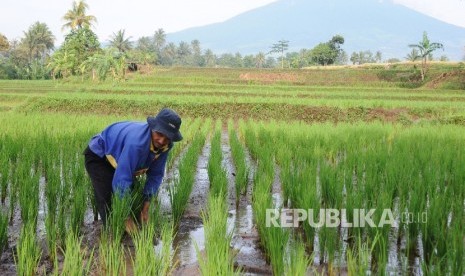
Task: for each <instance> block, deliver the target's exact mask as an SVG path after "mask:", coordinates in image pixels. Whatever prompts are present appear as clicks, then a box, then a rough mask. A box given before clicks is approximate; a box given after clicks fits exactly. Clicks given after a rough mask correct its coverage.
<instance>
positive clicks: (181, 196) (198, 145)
mask: <svg viewBox="0 0 465 276" xmlns="http://www.w3.org/2000/svg"><path fill="white" fill-rule="evenodd" d="M210 123H211V122H210V121H207V122H206V123H205V124H204V127H203V129H202V130H201V131H200V132H199V133H197V134H196V136H195V137H194V139H193V140H192V143H191V145H190V146H189V148H188V149H187V152H186V154H185V155H184V157H183V159H182V160H181V162H180V163H179V179H177V180H176V181H175V183H173V185H170V186H169V194H170V202H171V210H172V216H173V220H174V223H175V224H176V225H177V224H178V222H179V220H180V219H181V216H182V214H183V213H184V209H185V208H186V206H187V200H188V199H189V196H190V194H191V191H192V187H193V185H194V177H195V169H196V166H197V160H198V157H199V154H200V152H201V150H202V148H203V145H204V143H205V137H206V134H207V131H208V130H209V127H210Z"/></svg>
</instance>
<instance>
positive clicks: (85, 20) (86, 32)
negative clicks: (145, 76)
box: [0, 1, 442, 80]
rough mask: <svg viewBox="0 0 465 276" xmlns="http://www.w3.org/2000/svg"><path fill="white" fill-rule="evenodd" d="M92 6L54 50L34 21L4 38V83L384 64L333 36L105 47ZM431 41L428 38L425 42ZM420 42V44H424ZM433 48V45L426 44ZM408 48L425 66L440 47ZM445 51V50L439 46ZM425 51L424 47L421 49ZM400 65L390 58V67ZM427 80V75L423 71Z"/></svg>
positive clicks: (69, 25)
mask: <svg viewBox="0 0 465 276" xmlns="http://www.w3.org/2000/svg"><path fill="white" fill-rule="evenodd" d="M87 10H88V4H87V3H86V2H85V1H77V2H76V1H75V2H73V4H72V7H71V9H70V10H68V11H67V12H66V14H65V15H64V16H63V20H64V21H65V24H64V25H63V27H62V30H63V31H68V32H67V34H66V36H65V40H64V42H63V43H62V45H60V46H59V47H58V48H55V45H54V42H55V37H54V35H53V34H52V32H51V31H50V29H49V28H48V26H47V25H46V24H45V23H41V22H36V23H34V24H33V25H31V26H30V27H29V29H28V30H27V31H25V32H24V33H23V37H22V38H21V39H20V40H19V41H17V40H13V41H8V39H7V38H6V37H5V36H4V35H2V34H0V79H48V78H66V77H69V76H83V77H90V78H92V79H94V80H96V79H98V80H105V79H106V78H108V77H111V78H113V79H124V77H125V72H126V69H127V66H128V63H135V64H138V65H139V66H140V65H143V66H148V67H150V66H190V67H232V68H302V67H306V66H312V65H322V66H327V65H333V64H347V63H349V62H350V63H352V64H363V63H376V62H382V54H381V52H379V51H377V52H376V53H375V54H373V53H372V52H371V51H369V50H366V51H360V52H353V53H352V54H351V55H350V57H349V56H348V54H347V53H346V52H345V51H344V50H343V49H342V45H343V44H344V37H342V36H341V35H334V36H333V37H332V38H331V39H330V40H329V41H326V42H321V43H319V44H318V45H316V46H315V47H313V48H311V49H301V50H300V51H298V52H296V51H294V52H288V48H289V41H287V40H280V41H278V42H277V43H275V44H273V45H271V47H270V49H269V50H268V51H263V52H259V53H257V54H250V55H242V54H241V53H239V52H238V53H234V54H233V53H223V54H215V53H214V52H213V51H212V50H211V49H202V48H201V44H200V41H199V40H192V41H191V42H185V41H181V42H179V43H178V44H176V43H173V42H169V41H167V36H166V33H165V31H164V30H163V29H158V30H156V31H155V32H154V34H153V35H152V36H144V37H140V38H139V39H137V40H136V41H132V37H130V36H128V35H127V34H126V32H125V30H124V29H122V30H119V31H117V32H115V33H113V34H112V35H111V37H110V39H109V40H108V41H107V42H108V43H105V44H106V45H105V47H102V45H101V43H100V42H99V39H98V37H97V35H96V34H95V33H94V32H93V31H92V29H91V28H92V26H93V24H94V23H96V22H97V19H96V17H95V16H93V15H89V14H87ZM425 39H426V40H428V38H427V36H426V33H425V34H424V37H423V41H422V42H425ZM422 42H421V43H422ZM427 42H428V43H429V40H428V41H427ZM421 43H419V44H415V45H410V46H411V47H412V52H411V53H409V54H408V55H407V57H406V59H407V60H412V61H415V60H419V59H421V60H422V64H423V63H424V64H426V61H427V60H431V59H432V52H433V51H434V50H436V49H439V48H441V47H442V44H439V43H436V44H435V43H433V44H432V46H434V47H433V48H434V49H429V48H428V47H430V46H431V45H426V49H424V47H423V46H424V45H423V46H421ZM439 46H441V47H439ZM422 47H423V48H422ZM425 53H426V54H425ZM396 61H400V60H398V59H392V60H389V61H388V62H396ZM422 76H423V72H422Z"/></svg>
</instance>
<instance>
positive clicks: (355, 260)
mask: <svg viewBox="0 0 465 276" xmlns="http://www.w3.org/2000/svg"><path fill="white" fill-rule="evenodd" d="M357 240H358V243H357V247H356V248H354V250H348V251H347V269H348V272H349V275H360V276H362V275H366V274H367V273H368V271H369V268H370V256H371V255H372V252H373V247H374V246H375V245H376V242H377V240H376V239H375V240H373V241H366V242H363V243H362V241H361V240H362V239H361V237H359V238H358V239H357Z"/></svg>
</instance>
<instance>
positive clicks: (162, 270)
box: [156, 221, 177, 275]
mask: <svg viewBox="0 0 465 276" xmlns="http://www.w3.org/2000/svg"><path fill="white" fill-rule="evenodd" d="M160 236H161V242H162V246H161V251H160V252H158V254H157V259H158V261H157V262H156V263H157V264H159V266H158V267H157V271H158V275H170V274H171V272H172V271H173V270H174V269H175V268H176V266H177V262H174V263H173V256H174V253H175V252H176V250H177V249H176V248H173V249H172V244H173V237H174V236H175V232H174V224H173V223H172V222H170V221H163V223H162V224H161V234H160Z"/></svg>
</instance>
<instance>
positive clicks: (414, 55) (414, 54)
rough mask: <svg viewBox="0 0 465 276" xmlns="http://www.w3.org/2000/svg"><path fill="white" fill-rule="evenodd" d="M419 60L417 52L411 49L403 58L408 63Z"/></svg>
mask: <svg viewBox="0 0 465 276" xmlns="http://www.w3.org/2000/svg"><path fill="white" fill-rule="evenodd" d="M419 58H420V55H419V54H418V50H417V49H415V48H413V49H412V51H411V52H410V53H408V54H407V56H406V57H405V59H406V60H408V61H412V62H413V61H416V60H418V59H419Z"/></svg>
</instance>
